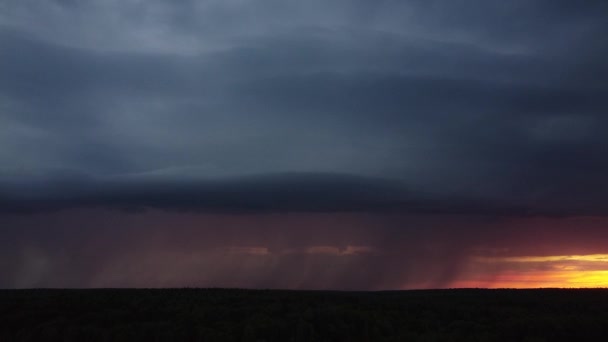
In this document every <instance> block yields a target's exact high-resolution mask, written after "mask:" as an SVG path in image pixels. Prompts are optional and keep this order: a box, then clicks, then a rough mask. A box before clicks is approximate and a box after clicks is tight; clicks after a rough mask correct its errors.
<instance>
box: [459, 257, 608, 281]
mask: <svg viewBox="0 0 608 342" xmlns="http://www.w3.org/2000/svg"><path fill="white" fill-rule="evenodd" d="M471 268H472V269H473V271H472V273H471V274H470V276H469V278H467V279H462V280H458V281H456V282H454V283H453V284H452V286H453V287H484V288H547V287H550V288H590V287H608V254H589V255H552V256H519V257H503V258H496V257H476V258H473V260H472V264H471ZM491 270H500V271H491Z"/></svg>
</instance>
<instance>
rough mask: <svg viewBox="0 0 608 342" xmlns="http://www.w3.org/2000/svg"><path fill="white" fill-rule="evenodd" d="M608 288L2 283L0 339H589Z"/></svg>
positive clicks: (600, 322)
mask: <svg viewBox="0 0 608 342" xmlns="http://www.w3.org/2000/svg"><path fill="white" fill-rule="evenodd" d="M606 336H608V290H600V289H597V290H558V289H555V290H553V289H547V290H481V289H480V290H477V289H470V290H429V291H395V292H329V291H281V290H236V289H235V290H229V289H154V290H153V289H150V290H148V289H145V290H143V289H142V290H122V289H99V290H0V341H230V342H241V341H244V342H248V341H254V342H257V341H268V342H269V341H467V342H469V341H555V340H558V339H559V340H566V341H567V340H570V341H587V340H589V341H591V340H598V341H599V340H604V339H605V337H606Z"/></svg>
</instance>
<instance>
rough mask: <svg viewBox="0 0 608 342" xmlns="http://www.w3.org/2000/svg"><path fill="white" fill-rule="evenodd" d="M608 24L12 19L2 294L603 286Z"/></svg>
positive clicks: (455, 0) (308, 16)
mask: <svg viewBox="0 0 608 342" xmlns="http://www.w3.org/2000/svg"><path fill="white" fill-rule="evenodd" d="M607 16H608V2H606V1H603V0H602V1H600V0H598V1H595V0H589V1H570V0H512V1H499V0H491V1H490V0H484V1H482V0H424V1H423V0H401V1H397V0H376V1H367V0H336V1H320V0H308V1H295V0H256V1H250V0H200V1H197V0H172V1H169V0H149V1H143V0H122V1H118V0H82V1H76V0H48V1H35V0H0V288H38V287H70V288H73V287H76V288H81V287H84V288H89V287H246V288H287V289H332V290H399V289H413V288H452V287H596V286H600V287H608V180H607V179H606V175H608V154H607V152H608V59H606V55H607V54H608V40H607V39H606V36H607V35H608V21H607V20H606V17H607Z"/></svg>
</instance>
